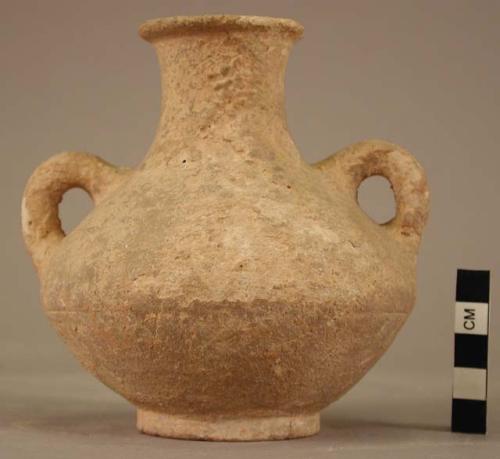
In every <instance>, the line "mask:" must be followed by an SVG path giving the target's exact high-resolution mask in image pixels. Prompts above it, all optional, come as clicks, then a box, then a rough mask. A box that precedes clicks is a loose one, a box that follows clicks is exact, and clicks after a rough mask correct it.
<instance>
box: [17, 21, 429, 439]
mask: <svg viewBox="0 0 500 459" xmlns="http://www.w3.org/2000/svg"><path fill="white" fill-rule="evenodd" d="M301 31H302V28H301V26H300V25H299V24H297V23H295V22H294V21H291V20H276V19H270V18H254V17H232V16H215V17H214V16H210V17H200V18H173V19H162V20H156V21H151V22H148V23H146V24H145V25H143V26H142V27H141V30H140V33H141V35H142V36H143V38H145V39H146V40H149V41H151V42H152V44H153V45H154V47H155V49H156V51H157V54H158V58H159V61H160V67H161V72H162V91H163V92H162V114H161V119H160V124H159V127H158V130H157V134H156V138H155V140H154V142H153V144H152V146H151V148H150V150H149V152H148V154H147V155H146V157H145V159H144V161H143V162H142V164H141V165H140V166H139V167H138V168H137V169H122V168H116V167H114V166H111V165H109V164H108V163H106V162H104V161H102V160H100V159H99V158H97V157H95V156H92V155H89V154H84V153H64V154H61V155H58V156H55V157H53V158H51V159H49V160H48V161H47V162H46V163H44V164H42V165H41V166H40V167H39V168H38V169H37V170H36V171H35V172H34V174H33V175H32V177H31V178H30V180H29V183H28V185H27V187H26V190H25V195H24V199H23V232H24V237H25V241H26V243H27V246H28V248H29V250H30V252H31V253H32V255H33V259H34V262H35V265H36V268H37V270H38V274H39V277H40V281H41V288H42V300H43V305H44V308H45V311H46V313H47V315H48V316H49V318H50V320H51V321H52V323H53V324H54V326H55V327H56V329H57V330H58V332H59V333H60V334H61V335H62V337H63V338H64V340H65V342H66V343H67V344H68V346H69V347H70V348H71V350H72V351H73V353H74V354H75V355H76V356H77V358H78V359H79V361H80V362H81V363H82V365H83V366H84V367H86V368H87V369H88V370H89V371H90V372H91V373H93V374H94V375H95V376H96V377H98V378H99V379H100V380H101V381H103V382H104V383H105V384H106V385H108V386H109V387H111V388H112V389H113V390H115V391H116V392H118V393H120V394H121V395H123V396H124V397H125V398H126V399H127V400H129V401H130V402H132V403H133V404H134V405H135V406H136V407H138V409H139V415H138V427H139V429H141V430H144V431H145V432H148V433H152V434H155V435H165V436H173V437H183V438H208V439H223V440H224V439H225V440H252V439H272V438H290V437H300V436H306V435H310V434H313V433H316V432H317V431H318V429H319V422H318V416H319V411H320V410H321V409H323V408H325V407H326V406H327V405H328V404H330V403H331V402H332V401H334V400H336V399H337V398H339V397H340V396H341V395H342V394H344V393H345V392H346V391H347V390H348V389H349V388H351V387H352V386H353V385H354V384H355V383H356V382H357V381H358V380H359V379H360V378H361V377H362V376H363V375H364V374H365V373H366V371H367V370H368V369H369V368H370V367H371V366H372V365H373V364H374V363H375V362H376V361H377V359H378V358H379V357H380V356H381V355H382V354H383V353H384V352H385V350H386V349H387V348H388V346H389V345H390V344H391V342H392V341H393V339H394V337H395V335H396V333H397V331H398V330H399V329H400V327H401V326H402V325H403V323H404V321H405V319H406V317H407V316H408V314H409V312H410V311H411V308H412V306H413V304H414V301H415V267H416V256H417V250H418V246H419V242H420V237H421V233H422V230H423V227H424V224H425V221H426V218H427V212H428V191H427V187H426V179H425V176H424V172H423V170H422V168H421V167H420V166H419V165H418V163H417V162H416V161H415V159H414V158H413V157H412V156H411V155H410V154H409V153H407V152H406V151H405V150H404V149H403V148H401V147H399V146H397V145H393V144H390V143H388V142H384V141H379V140H373V141H367V142H360V143H358V144H355V145H353V146H350V147H348V148H346V149H344V150H342V151H341V152H339V153H337V154H335V155H333V156H332V157H330V158H329V159H327V160H325V161H322V162H320V163H318V164H316V165H314V166H310V165H308V164H307V163H306V162H305V161H304V160H303V159H302V158H301V156H300V154H299V152H298V151H297V148H296V147H295V145H294V143H293V141H292V139H291V137H290V136H289V134H288V131H287V126H286V120H285V115H284V83H283V80H284V72H285V67H286V62H287V57H288V53H289V50H290V48H291V46H292V44H293V42H294V41H295V40H296V39H297V38H299V36H300V34H301ZM370 175H383V176H385V177H387V178H388V180H389V181H390V182H391V184H392V186H393V189H394V192H395V196H396V202H397V214H396V217H395V218H394V219H393V220H392V221H391V222H389V223H388V224H385V225H378V224H376V223H375V222H373V221H372V220H371V219H370V218H369V217H368V216H367V215H366V214H365V213H364V212H363V211H362V210H361V209H360V207H359V206H358V204H357V201H356V193H357V188H358V186H359V184H360V183H361V181H362V180H364V179H365V178H366V177H369V176H370ZM72 187H82V188H84V189H86V190H87V191H88V192H89V194H90V195H91V196H92V198H93V199H94V201H95V203H96V207H95V209H94V210H93V211H92V212H91V213H90V214H89V215H88V216H87V217H86V218H85V219H84V220H83V221H82V222H81V224H80V225H78V227H77V228H76V229H75V230H74V231H72V232H71V233H69V234H68V235H65V234H64V232H63V231H62V229H61V227H60V222H59V219H58V214H57V211H58V207H57V206H58V203H59V202H60V200H61V198H62V195H63V193H64V192H65V191H66V190H68V189H69V188H72Z"/></svg>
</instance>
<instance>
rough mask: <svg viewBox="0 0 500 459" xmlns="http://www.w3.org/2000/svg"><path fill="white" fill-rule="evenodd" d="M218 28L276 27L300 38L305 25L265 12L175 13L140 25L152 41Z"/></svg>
mask: <svg viewBox="0 0 500 459" xmlns="http://www.w3.org/2000/svg"><path fill="white" fill-rule="evenodd" d="M217 30H224V31H226V30H240V31H245V30H248V31H273V32H279V33H283V34H286V35H289V36H291V37H292V38H295V39H298V38H300V37H301V36H302V33H303V31H304V28H303V27H302V25H300V24H299V23H298V22H296V21H294V20H293V19H283V18H271V17H263V16H238V15H208V16H174V17H166V18H159V19H152V20H150V21H146V22H145V23H143V24H142V25H141V26H140V27H139V35H140V36H141V37H142V38H144V40H146V41H149V42H152V41H155V40H156V39H159V38H161V37H165V36H169V35H179V34H187V33H201V32H209V31H217Z"/></svg>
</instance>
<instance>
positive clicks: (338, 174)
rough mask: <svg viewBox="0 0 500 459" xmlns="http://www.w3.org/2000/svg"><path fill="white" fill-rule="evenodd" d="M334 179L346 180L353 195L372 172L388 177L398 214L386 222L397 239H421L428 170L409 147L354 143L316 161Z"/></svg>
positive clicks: (379, 142)
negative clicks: (426, 173)
mask: <svg viewBox="0 0 500 459" xmlns="http://www.w3.org/2000/svg"><path fill="white" fill-rule="evenodd" d="M315 166H316V167H317V168H318V169H320V170H323V171H325V172H332V174H329V175H330V176H331V177H332V179H335V178H336V179H337V180H339V179H340V180H343V181H344V182H345V183H344V184H343V185H345V186H346V188H347V191H348V193H349V194H350V195H351V197H352V199H354V200H356V201H357V199H358V188H359V185H360V184H361V182H363V180H365V179H366V178H368V177H371V176H373V175H381V176H383V177H385V178H386V179H387V180H389V182H390V184H391V188H392V189H393V191H394V195H395V199H396V215H395V216H394V218H393V219H392V220H390V221H388V222H387V223H384V224H383V226H384V227H385V228H387V230H388V231H389V232H390V233H391V234H392V235H393V237H395V238H396V239H398V240H401V241H403V242H409V243H410V244H412V245H413V246H415V248H417V247H418V245H419V243H420V238H421V235H422V231H423V228H424V226H425V223H426V221H427V216H428V213H429V190H428V188H427V179H426V177H425V172H424V170H423V168H422V166H420V164H419V163H418V162H417V160H416V159H415V158H414V157H413V156H412V155H411V154H410V153H408V152H407V151H406V150H404V149H403V148H401V147H400V146H398V145H394V144H392V143H389V142H385V141H383V140H369V141H365V142H358V143H355V144H353V145H351V146H349V147H347V148H344V149H343V150H340V151H339V152H337V153H336V154H334V155H332V156H330V157H329V158H327V159H325V160H324V161H321V162H319V163H317V164H316V165H315Z"/></svg>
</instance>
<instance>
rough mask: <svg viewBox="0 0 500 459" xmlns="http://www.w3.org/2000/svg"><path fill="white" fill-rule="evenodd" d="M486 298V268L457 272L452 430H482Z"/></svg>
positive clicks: (484, 424) (485, 358)
mask: <svg viewBox="0 0 500 459" xmlns="http://www.w3.org/2000/svg"><path fill="white" fill-rule="evenodd" d="M489 297H490V272H489V271H471V270H466V269H459V270H458V271H457V291H456V297H455V299H456V303H455V359H454V369H453V404H452V415H451V430H452V431H453V432H466V433H483V434H484V433H486V394H487V380H488V322H489Z"/></svg>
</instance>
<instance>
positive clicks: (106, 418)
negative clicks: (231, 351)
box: [0, 0, 500, 459]
mask: <svg viewBox="0 0 500 459" xmlns="http://www.w3.org/2000/svg"><path fill="white" fill-rule="evenodd" d="M0 6H1V16H0V22H1V23H0V26H1V27H0V38H1V39H0V57H1V60H0V62H1V73H0V78H1V86H0V96H1V105H0V106H1V107H2V109H1V110H0V117H1V119H0V131H1V132H0V152H1V153H0V154H1V168H0V184H1V187H2V193H0V200H1V210H2V225H1V226H0V235H1V239H2V249H3V250H2V254H3V256H2V259H1V262H0V279H1V281H0V282H1V287H2V288H1V295H2V296H1V298H2V305H1V308H2V309H1V312H0V456H1V457H2V458H4V457H5V458H9V459H10V458H18V457H19V458H24V457H33V456H34V455H35V454H36V455H37V457H50V458H57V457H64V458H67V457H80V456H81V457H89V455H90V454H96V455H97V457H114V456H115V455H116V454H120V455H121V457H123V458H125V457H137V456H139V455H140V456H141V457H142V456H144V455H146V456H147V457H166V456H167V455H168V454H170V453H171V454H173V455H176V456H177V457H211V456H213V457H216V456H218V457H220V456H221V455H224V454H227V455H228V457H229V456H234V455H235V454H236V455H239V456H241V457H246V456H248V457H252V456H255V455H256V454H259V455H261V456H263V457H271V456H272V457H280V456H283V457H336V458H344V457H346V458H347V457H349V458H350V457H367V456H368V457H374V458H376V457H470V456H471V455H472V454H474V456H475V457H476V458H477V457H485V458H486V457H488V458H493V457H495V456H496V455H495V454H494V452H493V451H494V449H495V448H498V447H499V446H500V387H499V384H498V379H499V376H500V365H499V364H498V361H499V360H498V359H499V354H498V350H499V338H500V336H499V334H498V333H497V330H498V327H499V324H500V316H498V315H497V314H495V306H496V305H495V302H494V300H495V297H496V285H495V274H496V273H497V272H498V268H499V262H500V256H499V253H498V235H499V234H500V217H499V215H498V212H497V208H498V207H497V202H498V197H499V191H500V184H499V180H498V169H499V166H500V160H499V157H500V152H499V151H498V131H499V128H498V120H499V119H500V87H499V83H498V81H499V72H500V60H499V55H500V27H499V23H500V2H498V1H496V2H495V1H486V0H482V1H476V2H473V1H459V0H457V1H449V0H446V1H445V0H443V1H406V0H405V1H391V0H384V1H359V0H357V1H342V2H340V1H307V2H306V1H277V0H273V1H270V0H267V1H255V0H254V1H251V2H250V1H248V2H246V1H190V2H186V1H181V0H176V1H166V0H162V1H154V0H144V1H132V0H126V1H117V0H115V1H105V2H104V1H97V0H88V1H86V2H76V1H59V0H58V1H43V2H42V1H20V2H12V1H9V2H7V1H2V2H1V5H0ZM204 13H205V14H206V13H232V14H252V15H264V16H266V15H267V16H282V17H291V18H294V19H296V20H298V21H299V22H301V23H302V24H303V25H304V26H305V36H304V39H303V40H302V41H301V42H299V43H298V44H297V45H296V47H295V49H294V51H293V52H292V56H291V59H290V63H289V67H288V73H287V80H286V84H287V113H288V122H289V128H290V132H291V134H292V136H293V138H294V139H295V141H296V143H297V145H298V147H299V149H300V150H301V151H302V152H303V156H304V158H306V159H307V160H308V161H310V162H315V161H317V160H320V159H323V158H324V157H326V156H328V155H329V154H331V153H332V152H334V151H336V150H337V149H339V148H341V147H343V146H345V145H347V144H350V143H352V142H355V141H358V140H362V139H367V138H372V137H375V138H384V139H387V140H390V141H393V142H396V143H399V144H401V145H403V146H405V147H406V148H408V149H409V150H410V151H411V152H412V153H413V154H414V155H415V156H416V157H417V158H418V160H419V161H420V162H421V163H422V165H423V166H424V167H425V169H426V171H427V173H428V178H429V183H430V189H431V193H432V201H431V203H432V208H431V218H430V221H429V224H428V227H427V229H426V232H425V234H424V240H423V244H422V248H421V252H420V258H419V270H418V301H417V304H416V307H415V310H414V312H413V314H412V315H411V317H410V319H409V320H408V322H407V324H406V326H405V327H404V329H403V330H402V332H401V333H400V334H399V336H398V338H397V339H396V341H395V343H394V345H393V347H392V348H391V349H390V350H389V352H387V354H386V355H385V356H384V357H383V359H382V360H381V361H380V362H379V363H378V364H377V366H376V367H375V368H374V369H373V370H372V371H371V372H370V373H369V374H368V375H367V377H366V378H365V379H364V380H363V381H362V382H361V383H360V384H359V385H358V386H356V387H355V388H354V389H353V390H352V391H351V392H350V393H349V394H348V395H347V396H346V397H344V398H343V399H342V400H341V401H340V402H338V403H337V404H335V405H333V406H332V407H331V408H329V409H328V410H326V411H325V412H324V416H323V429H322V433H321V434H320V435H319V436H317V437H314V438H310V439H304V440H294V441H288V442H278V443H267V442H266V443H256V444H246V445H234V444H216V443H213V444H212V443H210V444H202V443H199V442H184V441H176V440H163V439H157V438H150V437H146V436H141V435H139V434H137V433H136V432H135V430H134V427H133V423H134V413H133V409H132V408H131V407H130V406H129V405H128V404H127V403H126V402H124V401H123V400H121V399H120V398H119V397H118V396H116V395H115V394H113V393H112V392H111V391H109V390H108V389H107V388H105V387H104V386H102V385H101V384H100V383H98V382H97V381H95V380H94V379H93V378H91V377H90V376H88V375H87V374H86V373H85V372H84V371H83V370H82V369H80V367H79V366H78V364H77V363H76V362H75V361H74V360H73V358H72V356H71V355H70V354H69V352H68V351H67V349H66V348H65V347H64V345H63V344H62V342H61V341H60V339H59V338H58V337H57V335H56V333H55V331H54V330H53V329H52V328H51V327H50V325H49V323H48V321H47V320H46V319H45V318H44V316H43V313H42V310H41V308H40V305H39V296H38V280H37V278H36V275H35V272H34V270H33V268H32V266H31V261H30V259H29V257H28V255H27V254H26V252H25V250H24V247H23V242H22V239H21V230H20V201H21V194H22V190H23V187H24V184H25V182H26V180H27V179H28V177H29V175H30V173H31V172H32V171H33V170H34V168H35V167H36V166H37V165H38V164H40V163H41V162H42V161H44V160H45V159H47V158H48V157H49V156H50V155H52V154H54V153H57V152H59V151H62V150H83V151H89V152H92V153H95V154H99V155H101V156H102V157H103V158H105V159H107V160H109V161H111V162H113V163H116V164H121V165H135V164H137V163H139V162H140V160H141V158H142V157H143V156H144V154H145V152H146V150H147V148H148V146H149V144H150V142H151V141H152V139H153V135H154V132H155V129H156V125H157V121H158V115H159V108H160V107H159V101H160V99H159V94H160V88H159V72H158V66H157V63H156V57H155V55H154V52H153V50H152V49H151V47H150V45H149V44H147V43H145V42H143V41H142V40H140V39H139V38H138V36H137V33H136V30H137V27H138V25H139V24H140V23H141V22H142V21H144V20H146V19H151V18H156V17H161V16H172V15H180V14H187V15H194V14H204ZM361 200H362V205H363V206H364V208H366V209H367V210H368V211H369V213H370V214H371V215H373V216H374V217H375V218H377V219H379V220H385V219H387V218H389V217H390V216H391V212H393V203H392V201H391V200H392V197H391V195H390V192H389V189H388V186H387V184H386V183H385V182H384V181H383V180H382V179H380V180H377V179H371V180H370V181H367V183H366V184H364V185H363V186H362V190H361ZM90 208H91V204H90V200H89V199H88V198H87V196H86V195H85V194H84V193H83V192H80V191H71V192H69V193H67V195H66V198H65V200H64V202H63V204H62V205H61V214H62V219H63V221H64V227H65V228H66V229H71V228H72V227H74V226H75V225H76V224H77V223H78V221H79V220H80V219H81V218H82V217H83V216H84V215H85V213H86V212H88V210H89V209H90ZM457 267H463V268H471V269H474V268H482V269H491V270H492V272H493V275H492V281H493V282H492V284H493V285H492V287H493V289H492V298H493V315H492V321H491V332H492V333H491V343H490V346H491V347H490V365H491V373H490V396H491V397H490V398H491V399H490V405H489V419H490V434H489V436H488V437H486V438H483V437H477V436H467V435H456V434H451V433H449V432H448V431H447V430H448V426H449V415H450V397H451V376H452V339H453V304H454V284H455V272H456V268H457ZM497 316H498V317H497ZM174 453H175V454H174Z"/></svg>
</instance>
